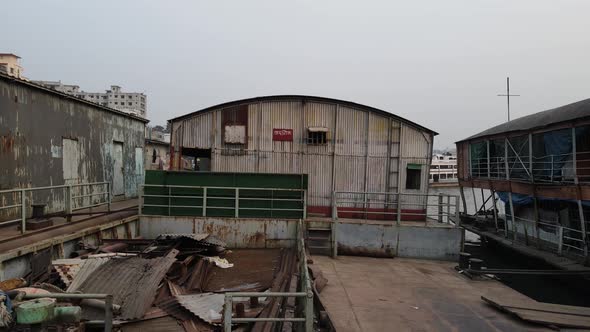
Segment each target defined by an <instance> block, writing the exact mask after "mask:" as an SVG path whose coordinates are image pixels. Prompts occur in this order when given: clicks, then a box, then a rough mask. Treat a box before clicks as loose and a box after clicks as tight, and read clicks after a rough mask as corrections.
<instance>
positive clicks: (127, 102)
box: [33, 81, 147, 118]
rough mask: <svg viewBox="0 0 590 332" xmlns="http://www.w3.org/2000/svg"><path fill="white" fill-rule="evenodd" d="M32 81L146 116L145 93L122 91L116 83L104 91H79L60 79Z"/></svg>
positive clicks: (126, 111) (107, 105)
mask: <svg viewBox="0 0 590 332" xmlns="http://www.w3.org/2000/svg"><path fill="white" fill-rule="evenodd" d="M33 82H34V83H36V84H39V85H43V86H44V87H46V88H50V89H53V90H56V91H60V92H63V93H67V94H70V95H73V96H76V97H78V98H82V99H84V100H87V101H91V102H93V103H97V104H100V105H102V106H106V107H110V108H114V109H116V110H119V111H122V112H125V113H131V114H134V115H137V116H139V117H142V118H145V117H146V110H147V107H146V105H147V100H146V95H145V94H143V93H139V92H123V91H121V87H120V86H118V85H111V89H110V90H106V92H86V91H80V87H79V86H77V85H70V84H63V83H62V82H61V81H33Z"/></svg>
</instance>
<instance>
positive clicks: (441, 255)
mask: <svg viewBox="0 0 590 332" xmlns="http://www.w3.org/2000/svg"><path fill="white" fill-rule="evenodd" d="M462 232H463V230H462V229H461V228H453V227H428V226H423V225H416V226H412V225H401V226H397V225H395V224H390V223H383V224H376V223H371V224H364V223H350V222H347V223H339V224H338V226H337V231H336V240H337V242H338V248H339V251H342V252H345V253H359V254H369V255H370V254H376V255H379V256H399V257H407V258H426V259H437V260H450V261H454V260H457V259H458V257H459V252H460V250H461V241H462V237H463V235H462Z"/></svg>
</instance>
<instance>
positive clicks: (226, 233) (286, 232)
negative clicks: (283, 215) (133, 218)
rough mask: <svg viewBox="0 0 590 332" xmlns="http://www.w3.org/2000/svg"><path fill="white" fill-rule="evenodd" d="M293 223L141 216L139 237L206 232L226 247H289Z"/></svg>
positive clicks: (293, 238)
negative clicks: (218, 239) (214, 236)
mask: <svg viewBox="0 0 590 332" xmlns="http://www.w3.org/2000/svg"><path fill="white" fill-rule="evenodd" d="M297 222H298V221H297V220H292V219H291V220H289V219H235V218H216V217H207V218H194V217H168V216H141V217H140V235H141V236H142V237H143V238H146V239H153V238H155V237H157V236H158V235H160V234H165V233H210V234H214V235H216V236H218V237H219V238H220V239H221V240H223V241H225V242H226V243H227V245H228V246H229V247H230V248H281V247H291V246H293V245H294V244H295V239H296V238H297Z"/></svg>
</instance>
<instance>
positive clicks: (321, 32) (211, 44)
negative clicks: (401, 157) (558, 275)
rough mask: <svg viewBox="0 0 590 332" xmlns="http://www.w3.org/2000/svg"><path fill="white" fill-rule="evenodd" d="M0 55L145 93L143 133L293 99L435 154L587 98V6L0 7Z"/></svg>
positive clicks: (97, 87)
mask: <svg viewBox="0 0 590 332" xmlns="http://www.w3.org/2000/svg"><path fill="white" fill-rule="evenodd" d="M2 7H3V9H2V11H3V15H2V20H0V28H1V31H2V32H3V33H2V34H0V52H13V53H16V54H18V55H20V56H21V57H22V64H23V66H24V67H25V75H26V76H27V77H29V78H30V79H36V80H61V81H62V82H64V83H72V84H77V85H80V86H81V88H82V89H83V90H86V91H102V90H105V89H107V88H108V87H109V86H110V85H111V84H118V85H121V86H123V88H124V89H125V90H127V91H139V92H145V93H146V94H147V95H148V117H149V118H150V120H152V125H155V124H165V121H166V120H167V119H170V118H173V117H175V116H178V115H181V114H185V113H189V112H192V111H195V110H198V109H201V108H204V107H207V106H210V105H213V104H218V103H222V102H226V101H231V100H235V99H241V98H248V97H254V96H261V95H271V94H307V95H318V96H325V97H331V98H338V99H344V100H350V101H354V102H357V103H361V104H366V105H370V106H374V107H377V108H381V109H384V110H386V111H389V112H392V113H395V114H397V115H400V116H402V117H405V118H408V119H410V120H412V121H415V122H418V123H420V124H422V125H424V126H426V127H429V128H431V129H433V130H435V131H438V132H439V133H440V135H439V136H437V138H436V140H435V141H436V143H435V146H436V147H439V148H444V147H447V146H452V145H453V142H455V141H456V140H459V139H461V138H464V137H467V136H470V135H472V134H474V133H476V132H479V131H481V130H483V129H485V128H487V127H490V126H493V125H496V124H499V123H501V122H503V121H505V119H506V100H505V99H504V98H501V97H497V96H496V95H497V94H498V93H503V92H504V90H505V80H506V76H507V75H509V76H510V77H511V90H512V92H514V93H519V94H521V95H522V96H521V97H517V98H513V100H512V116H513V118H516V117H519V116H523V115H526V114H530V113H534V112H537V111H541V110H544V109H547V108H551V107H556V106H560V105H563V104H566V103H569V102H574V101H577V100H581V99H585V98H588V97H590V89H589V88H590V80H589V79H590V36H589V32H590V20H589V19H588V13H590V1H588V0H579V1H573V0H571V1H570V0H560V1H555V0H501V1H500V0H494V1H479V0H464V1H455V0H450V1H440V0H430V1H426V0H424V1H392V0H388V1H343V0H331V1H317V0H316V1H312V0H309V1H270V0H269V1H257V0H249V1H195V0H191V1H145V0H141V1H140V0H136V1H131V0H127V1H115V0H108V1H74V0H72V1H63V0H61V1H59V0H54V1H29V0H20V1H10V2H7V3H4V4H3V6H2Z"/></svg>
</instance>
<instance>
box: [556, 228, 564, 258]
mask: <svg viewBox="0 0 590 332" xmlns="http://www.w3.org/2000/svg"><path fill="white" fill-rule="evenodd" d="M557 236H558V239H557V254H558V255H561V253H562V251H563V227H562V226H559V228H558V229H557Z"/></svg>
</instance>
